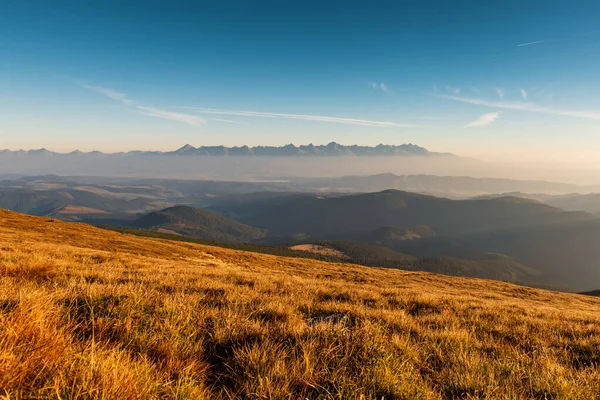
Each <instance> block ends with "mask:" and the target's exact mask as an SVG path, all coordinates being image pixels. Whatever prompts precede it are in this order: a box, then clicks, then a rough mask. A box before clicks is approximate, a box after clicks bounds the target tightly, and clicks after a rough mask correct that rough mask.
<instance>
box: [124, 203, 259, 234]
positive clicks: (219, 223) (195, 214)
mask: <svg viewBox="0 0 600 400" xmlns="http://www.w3.org/2000/svg"><path fill="white" fill-rule="evenodd" d="M132 225H133V226H135V227H138V228H142V229H151V230H156V231H158V232H165V233H176V234H180V235H185V236H191V237H197V238H201V239H207V240H216V241H227V242H251V241H256V240H259V239H262V238H264V237H265V234H266V233H265V232H264V231H262V230H260V229H256V228H253V227H251V226H248V225H245V224H242V223H239V222H236V221H233V220H231V219H229V218H226V217H223V216H222V215H219V214H216V213H213V212H211V211H207V210H204V209H200V208H193V207H188V206H175V207H169V208H166V209H164V210H161V211H154V212H151V213H149V214H147V215H144V216H142V217H140V218H139V219H137V220H136V221H135V222H133V224H132Z"/></svg>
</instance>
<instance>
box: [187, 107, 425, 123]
mask: <svg viewBox="0 0 600 400" xmlns="http://www.w3.org/2000/svg"><path fill="white" fill-rule="evenodd" d="M177 108H183V109H187V110H195V111H198V112H200V113H203V114H213V115H236V116H241V117H259V118H283V119H297V120H303V121H319V122H334V123H339V124H349V125H362V126H374V127H381V128H406V127H414V126H415V125H410V124H402V123H397V122H388V121H372V120H365V119H356V118H340V117H327V116H321V115H308V114H283V113H272V112H260V111H239V110H222V109H214V108H200V107H177Z"/></svg>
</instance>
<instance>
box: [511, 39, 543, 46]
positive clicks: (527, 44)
mask: <svg viewBox="0 0 600 400" xmlns="http://www.w3.org/2000/svg"><path fill="white" fill-rule="evenodd" d="M540 43H546V41H545V40H538V41H537V42H529V43H521V44H518V45H517V47H524V46H532V45H534V44H540Z"/></svg>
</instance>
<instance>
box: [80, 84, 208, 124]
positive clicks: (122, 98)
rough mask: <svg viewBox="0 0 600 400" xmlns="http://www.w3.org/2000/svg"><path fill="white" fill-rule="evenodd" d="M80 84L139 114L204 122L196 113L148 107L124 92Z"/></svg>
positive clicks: (191, 122) (180, 120) (186, 121)
mask: <svg viewBox="0 0 600 400" xmlns="http://www.w3.org/2000/svg"><path fill="white" fill-rule="evenodd" d="M81 86H82V87H83V88H85V89H88V90H91V91H93V92H96V93H100V94H101V95H103V96H106V97H108V98H110V99H113V100H116V101H118V102H120V103H121V104H123V105H125V106H127V107H130V108H132V109H133V110H134V111H136V112H137V113H139V114H143V115H148V116H151V117H156V118H162V119H168V120H171V121H179V122H184V123H186V124H188V125H192V126H200V125H203V124H204V123H205V122H206V121H205V120H204V118H201V117H199V116H197V115H193V114H184V113H178V112H173V111H169V110H163V109H160V108H156V107H150V106H145V105H142V104H139V103H138V102H136V101H134V100H131V99H129V98H128V97H127V95H126V94H124V93H121V92H118V91H116V90H114V89H109V88H105V87H102V86H94V85H88V84H82V85H81Z"/></svg>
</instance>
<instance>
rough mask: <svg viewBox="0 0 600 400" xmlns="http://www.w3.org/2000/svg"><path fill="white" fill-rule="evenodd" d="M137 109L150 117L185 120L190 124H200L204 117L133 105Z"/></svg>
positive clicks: (202, 122)
mask: <svg viewBox="0 0 600 400" xmlns="http://www.w3.org/2000/svg"><path fill="white" fill-rule="evenodd" d="M135 108H136V109H138V110H139V111H138V112H139V113H140V114H143V115H148V116H151V117H157V118H163V119H169V120H171V121H179V122H185V123H186V124H189V125H192V126H201V125H203V124H204V122H205V121H204V119H203V118H201V117H199V116H197V115H192V114H183V113H178V112H173V111H167V110H161V109H160V108H155V107H146V106H135Z"/></svg>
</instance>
